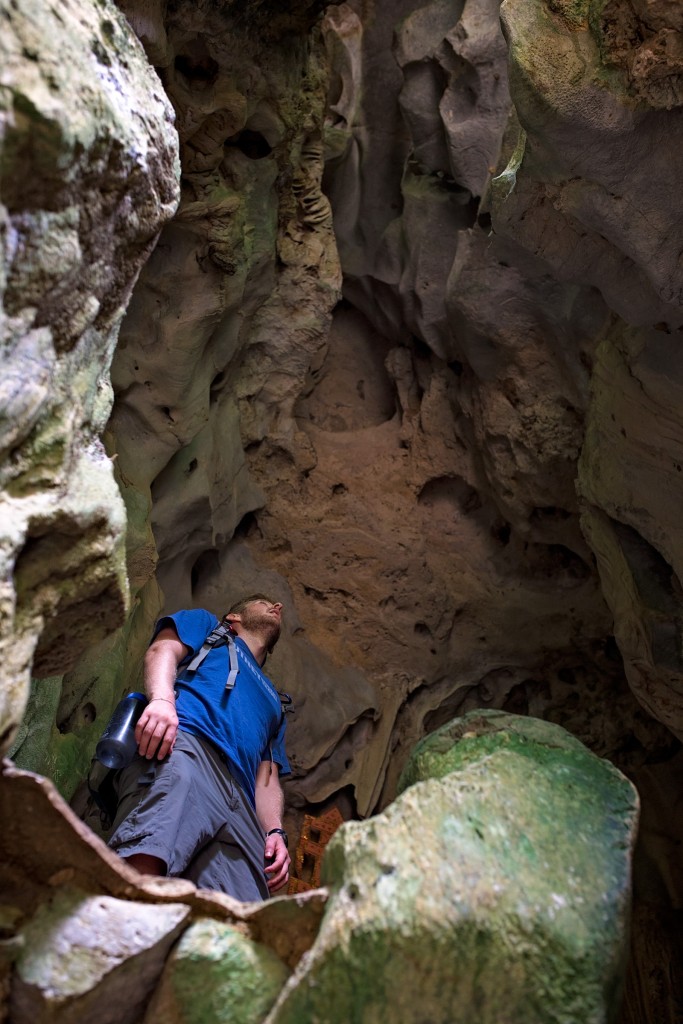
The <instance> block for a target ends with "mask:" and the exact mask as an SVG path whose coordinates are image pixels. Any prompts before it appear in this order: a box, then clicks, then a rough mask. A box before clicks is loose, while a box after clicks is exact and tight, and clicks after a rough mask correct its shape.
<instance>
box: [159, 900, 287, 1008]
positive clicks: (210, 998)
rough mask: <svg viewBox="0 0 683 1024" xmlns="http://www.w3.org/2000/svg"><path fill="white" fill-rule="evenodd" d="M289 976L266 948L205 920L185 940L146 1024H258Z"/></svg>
mask: <svg viewBox="0 0 683 1024" xmlns="http://www.w3.org/2000/svg"><path fill="white" fill-rule="evenodd" d="M288 976H289V971H288V969H287V967H285V965H284V964H283V963H282V961H281V960H280V959H279V958H278V957H277V956H276V955H275V954H274V953H273V952H272V951H271V950H269V949H266V947H265V946H260V945H258V943H255V942H252V941H251V939H249V938H247V937H246V936H245V935H244V934H242V932H240V931H239V930H238V929H237V928H235V927H234V926H232V925H229V924H225V923H223V922H222V921H213V920H210V919H208V918H206V919H203V920H199V921H197V922H196V923H195V924H193V925H192V926H191V927H190V928H188V930H187V931H186V932H185V934H184V935H183V937H182V939H181V940H180V942H179V943H178V945H177V947H176V949H175V950H174V952H173V954H172V956H171V957H170V958H169V960H168V963H167V965H166V970H165V972H164V976H163V978H162V981H161V985H160V986H159V989H158V990H157V992H156V994H155V997H154V999H153V1001H152V1003H151V1005H150V1008H149V1010H148V1013H147V1016H146V1018H145V1020H146V1021H147V1022H148V1024H154V1022H156V1021H160V1020H163V1021H165V1022H167V1024H261V1021H262V1020H263V1018H264V1016H265V1014H266V1013H267V1012H268V1010H269V1009H270V1007H271V1006H272V1004H273V1003H274V1002H275V999H276V997H277V996H278V994H279V993H280V990H281V988H282V986H283V985H284V983H285V981H286V980H287V977H288Z"/></svg>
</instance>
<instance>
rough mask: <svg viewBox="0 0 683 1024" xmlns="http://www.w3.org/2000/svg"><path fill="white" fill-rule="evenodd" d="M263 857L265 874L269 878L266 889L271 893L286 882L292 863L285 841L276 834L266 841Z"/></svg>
mask: <svg viewBox="0 0 683 1024" xmlns="http://www.w3.org/2000/svg"><path fill="white" fill-rule="evenodd" d="M265 857H266V874H267V875H268V876H269V877H268V888H269V890H270V891H271V892H275V891H276V890H277V889H281V888H282V886H283V885H285V883H286V882H287V879H288V878H289V865H290V864H291V863H292V858H291V857H290V856H289V850H288V849H287V847H286V846H285V841H284V839H283V838H282V836H281V835H278V833H277V832H275V833H274V834H273V835H272V836H268V837H267V839H266V848H265Z"/></svg>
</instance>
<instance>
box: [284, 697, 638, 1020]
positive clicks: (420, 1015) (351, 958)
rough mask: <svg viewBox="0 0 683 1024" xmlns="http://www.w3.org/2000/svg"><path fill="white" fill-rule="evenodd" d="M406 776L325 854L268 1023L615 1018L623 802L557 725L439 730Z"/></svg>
mask: <svg viewBox="0 0 683 1024" xmlns="http://www.w3.org/2000/svg"><path fill="white" fill-rule="evenodd" d="M525 722H529V723H530V726H531V727H530V728H529V729H527V728H525V724H524V723H525ZM454 740H455V741H456V742H455V743H454ZM409 769H410V781H411V782H412V783H413V784H412V785H411V786H410V787H409V788H408V789H407V790H406V791H405V792H403V793H402V794H401V795H400V796H399V797H398V799H397V800H396V801H395V802H394V803H393V804H392V805H391V807H389V808H387V810H386V811H384V813H382V814H380V815H377V816H376V817H375V818H373V819H372V820H370V821H367V822H352V823H348V824H346V825H344V826H342V828H341V829H340V831H339V832H338V833H337V835H336V836H335V837H334V839H333V840H332V845H331V846H330V849H329V854H328V861H327V864H326V868H327V877H328V880H329V884H330V889H331V891H330V900H329V904H328V908H327V912H326V914H325V918H324V921H323V923H322V926H321V929H320V933H319V935H318V937H317V939H316V942H315V943H314V945H313V947H312V948H311V950H310V952H309V954H308V955H307V956H306V957H305V958H304V959H303V960H302V962H301V964H300V965H299V967H298V968H297V970H296V971H295V972H294V974H293V975H292V977H291V979H290V980H289V981H288V982H287V984H286V985H285V987H284V989H283V993H282V996H281V997H280V999H279V1000H278V1002H277V1004H276V1006H275V1007H274V1009H273V1011H272V1013H271V1014H270V1015H269V1016H268V1017H267V1018H266V1020H267V1021H268V1024H276V1022H278V1024H285V1022H292V1024H294V1022H295V1021H300V1020H325V1021H328V1022H329V1024H332V1022H337V1021H338V1022H339V1024H343V1022H345V1021H364V1022H375V1021H380V1020H387V1019H391V1018H396V1019H400V1020H401V1021H405V1022H418V1021H425V1020H428V1021H431V1022H434V1024H441V1022H443V1024H446V1022H450V1021H467V1020H473V1019H476V1020H478V1021H481V1022H482V1024H498V1022H500V1021H503V1020H505V1021H509V1022H510V1024H518V1022H519V1024H541V1022H548V1024H555V1022H559V1021H571V1022H578V1021H589V1020H594V1021H604V1020H608V1019H610V1018H612V1017H613V1015H614V1011H615V1009H616V1002H617V999H618V991H619V985H620V978H621V964H622V963H623V960H624V954H625V945H626V921H627V918H628V903H629V892H630V853H629V849H630V848H631V847H632V844H633V841H634V838H635V827H636V816H637V796H636V792H635V789H634V788H633V786H632V785H631V784H630V783H629V782H628V781H627V780H626V779H625V778H624V777H623V776H622V775H621V774H620V773H619V772H618V771H616V769H615V768H614V767H613V766H612V765H610V764H609V763H608V762H606V761H601V760H600V759H598V758H596V757H594V756H593V755H592V754H590V753H589V752H588V751H587V750H586V749H585V747H582V745H581V744H580V743H578V742H577V741H576V740H574V739H573V738H572V737H570V736H568V735H567V734H566V732H565V731H564V730H563V729H561V728H559V727H558V726H554V725H550V724H549V723H545V722H544V723H540V722H534V721H533V720H530V719H521V718H517V717H516V716H511V715H505V714H501V713H496V712H489V713H484V714H480V713H478V712H474V713H473V714H472V715H469V716H465V717H464V718H463V719H459V720H456V721H455V722H453V723H451V724H449V725H448V726H446V727H445V728H444V729H442V730H439V731H437V732H436V733H435V734H434V735H433V736H432V737H429V738H428V740H427V741H425V744H424V745H423V748H422V749H421V750H420V749H419V750H418V751H417V752H416V756H415V760H414V761H413V762H412V763H411V764H410V766H409ZM418 780H421V781H418ZM569 836H572V841H571V842H569V841H568V839H569ZM560 837H562V838H561V839H560ZM558 840H559V841H558ZM351 922H353V925H352V927H350V923H351ZM345 979H346V984H345V983H344V980H345ZM349 979H352V981H351V982H350V983H349Z"/></svg>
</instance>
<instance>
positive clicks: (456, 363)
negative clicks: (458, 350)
mask: <svg viewBox="0 0 683 1024" xmlns="http://www.w3.org/2000/svg"><path fill="white" fill-rule="evenodd" d="M448 369H449V370H451V371H452V372H453V373H454V374H455V376H456V377H459V376H460V375H461V374H462V371H463V365H462V363H461V362H460V360H459V359H454V360H453V361H452V362H450V363H449V364H448Z"/></svg>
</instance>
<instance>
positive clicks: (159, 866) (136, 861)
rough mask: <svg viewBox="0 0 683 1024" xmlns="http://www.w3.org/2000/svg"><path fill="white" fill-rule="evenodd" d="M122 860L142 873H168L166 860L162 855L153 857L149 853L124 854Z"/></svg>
mask: <svg viewBox="0 0 683 1024" xmlns="http://www.w3.org/2000/svg"><path fill="white" fill-rule="evenodd" d="M122 860H125V862H126V864H129V865H130V866H131V867H132V868H135V870H136V871H139V872H140V873H141V874H142V875H165V874H166V870H167V869H166V862H165V861H163V860H162V859H161V857H153V856H152V855H151V854H149V853H131V854H130V856H129V857H126V856H122Z"/></svg>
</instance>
